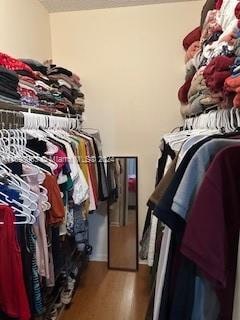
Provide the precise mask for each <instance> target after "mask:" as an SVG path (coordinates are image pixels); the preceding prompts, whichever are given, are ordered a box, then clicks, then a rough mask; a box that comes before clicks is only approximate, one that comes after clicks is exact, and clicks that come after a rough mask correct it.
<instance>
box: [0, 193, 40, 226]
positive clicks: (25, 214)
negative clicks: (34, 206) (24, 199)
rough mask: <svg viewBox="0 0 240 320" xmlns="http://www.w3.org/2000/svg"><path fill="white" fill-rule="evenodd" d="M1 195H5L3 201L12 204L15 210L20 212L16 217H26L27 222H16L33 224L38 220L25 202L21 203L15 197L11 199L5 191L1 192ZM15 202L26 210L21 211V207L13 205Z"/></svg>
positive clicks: (0, 200)
mask: <svg viewBox="0 0 240 320" xmlns="http://www.w3.org/2000/svg"><path fill="white" fill-rule="evenodd" d="M0 195H2V196H3V197H4V200H2V199H0V202H1V203H3V204H5V205H8V206H10V207H11V208H12V209H13V210H14V211H15V212H19V214H16V215H15V216H16V217H26V221H25V222H16V223H15V224H26V223H29V224H33V223H35V222H36V218H35V217H34V216H33V215H32V214H31V213H30V210H29V209H28V208H27V207H25V206H24V205H23V204H21V203H19V202H18V201H16V200H14V199H13V200H10V199H9V197H8V196H7V195H6V194H4V193H3V192H0ZM13 204H16V205H17V206H19V207H21V208H23V209H24V210H26V211H25V212H24V211H21V210H20V209H18V208H16V207H15V206H13Z"/></svg>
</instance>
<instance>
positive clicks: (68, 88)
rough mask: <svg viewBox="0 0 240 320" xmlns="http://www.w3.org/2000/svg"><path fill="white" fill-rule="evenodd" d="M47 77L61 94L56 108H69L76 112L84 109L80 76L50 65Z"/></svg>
mask: <svg viewBox="0 0 240 320" xmlns="http://www.w3.org/2000/svg"><path fill="white" fill-rule="evenodd" d="M48 77H49V79H50V80H51V81H52V86H53V87H54V88H56V89H58V91H60V92H61V94H62V98H63V99H62V100H61V101H59V103H58V104H57V105H56V107H57V108H58V109H60V110H61V109H66V108H68V109H70V110H72V111H73V112H74V111H75V112H76V113H82V112H83V111H84V107H85V105H84V94H83V93H82V92H81V90H80V88H81V83H80V78H79V77H78V76H77V75H75V74H74V73H72V72H71V71H69V70H67V69H65V68H62V67H58V66H56V65H50V67H49V69H48Z"/></svg>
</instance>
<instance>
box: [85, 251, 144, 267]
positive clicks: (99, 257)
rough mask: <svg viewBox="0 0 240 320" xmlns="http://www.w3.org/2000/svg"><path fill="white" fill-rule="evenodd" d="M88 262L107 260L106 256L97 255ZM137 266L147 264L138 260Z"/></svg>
mask: <svg viewBox="0 0 240 320" xmlns="http://www.w3.org/2000/svg"><path fill="white" fill-rule="evenodd" d="M89 260H90V261H97V262H107V261H108V258H107V255H104V254H99V255H95V256H90V257H89ZM139 264H141V265H148V262H147V260H139Z"/></svg>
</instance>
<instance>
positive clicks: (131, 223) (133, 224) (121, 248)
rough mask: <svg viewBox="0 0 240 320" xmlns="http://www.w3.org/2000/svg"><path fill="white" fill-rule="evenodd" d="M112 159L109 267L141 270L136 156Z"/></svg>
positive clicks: (109, 166)
mask: <svg viewBox="0 0 240 320" xmlns="http://www.w3.org/2000/svg"><path fill="white" fill-rule="evenodd" d="M109 159H110V160H109V161H108V183H109V189H110V199H109V204H108V209H109V210H108V211H109V212H108V266H109V268H110V269H120V270H132V271H136V270H137V269H138V175H137V169H138V168H137V158H136V157H111V158H109Z"/></svg>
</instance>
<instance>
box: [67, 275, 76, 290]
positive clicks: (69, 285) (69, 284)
mask: <svg viewBox="0 0 240 320" xmlns="http://www.w3.org/2000/svg"><path fill="white" fill-rule="evenodd" d="M75 283H76V280H75V279H73V278H72V277H71V276H69V277H68V280H67V288H68V289H69V290H73V289H74V288H75Z"/></svg>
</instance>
